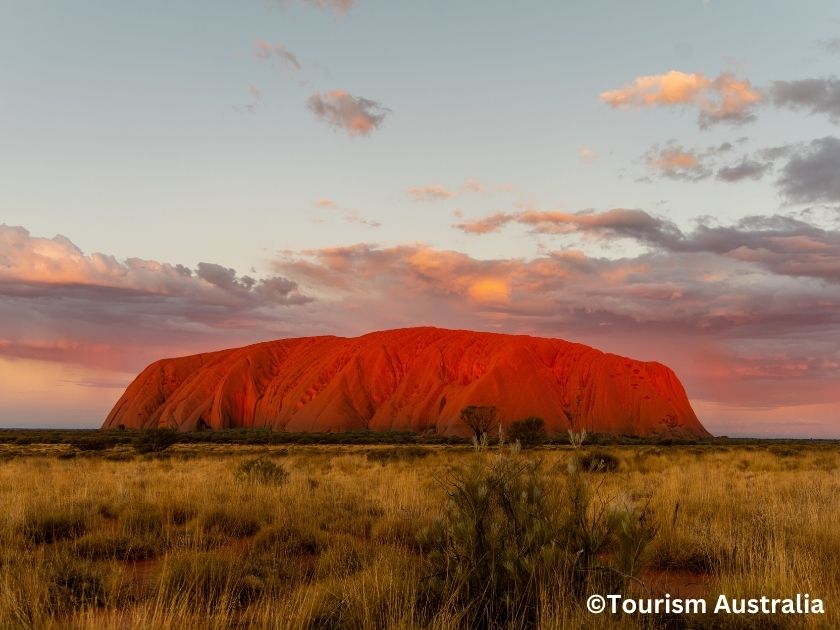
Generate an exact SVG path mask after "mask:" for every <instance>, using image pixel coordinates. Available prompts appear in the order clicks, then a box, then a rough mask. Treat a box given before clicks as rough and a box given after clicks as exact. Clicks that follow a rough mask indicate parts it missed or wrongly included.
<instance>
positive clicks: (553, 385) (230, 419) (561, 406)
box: [103, 328, 709, 436]
mask: <svg viewBox="0 0 840 630" xmlns="http://www.w3.org/2000/svg"><path fill="white" fill-rule="evenodd" d="M467 405H495V406H496V407H497V408H498V410H499V419H500V420H501V421H502V423H503V424H507V423H509V422H511V421H513V420H517V419H520V418H524V417H526V416H530V415H535V416H540V417H542V418H543V419H544V420H545V424H546V428H547V429H548V431H549V432H564V433H565V431H566V430H567V429H569V428H573V429H576V430H577V429H581V428H585V429H586V430H587V431H590V432H597V433H613V434H624V435H640V436H644V435H651V434H657V433H666V434H677V435H685V436H707V435H709V433H708V432H707V431H706V430H705V429H704V428H703V425H701V424H700V421H699V420H698V419H697V416H696V415H695V414H694V411H693V410H692V408H691V405H690V404H689V402H688V398H687V397H686V394H685V390H684V389H683V387H682V384H681V383H680V381H679V379H678V378H677V377H676V375H675V374H674V372H672V371H671V370H670V369H669V368H667V367H666V366H664V365H662V364H660V363H653V362H641V361H634V360H632V359H627V358H624V357H620V356H616V355H614V354H606V353H603V352H601V351H599V350H595V349H594V348H590V347H588V346H585V345H581V344H577V343H570V342H568V341H563V340H560V339H543V338H537V337H528V336H523V335H502V334H494V333H483V332H471V331H466V330H443V329H439V328H406V329H401V330H389V331H384V332H375V333H371V334H368V335H364V336H362V337H356V338H351V339H348V338H343V337H332V336H329V337H304V338H300V339H282V340H279V341H270V342H266V343H260V344H256V345H253V346H246V347H244V348H236V349H232V350H222V351H219V352H212V353H207V354H197V355H193V356H188V357H180V358H175V359H163V360H160V361H157V362H155V363H153V364H151V365H150V366H149V367H147V368H146V369H145V370H143V372H142V373H141V374H140V375H139V376H138V377H137V378H136V379H135V380H134V382H133V383H131V385H129V386H128V388H127V389H126V391H125V393H124V394H123V395H122V397H121V398H120V400H119V401H118V402H117V404H116V406H115V407H114V408H113V410H112V411H111V413H110V414H108V418H107V419H106V420H105V424H104V425H103V428H105V429H116V428H118V427H119V426H120V425H123V426H125V427H126V428H148V427H158V426H165V427H174V428H176V429H178V430H181V431H191V430H195V429H200V428H212V429H219V428H232V427H261V428H271V429H275V430H286V431H346V430H356V429H371V430H408V431H436V432H437V433H442V434H467V433H468V432H469V431H468V429H467V428H466V427H464V426H463V424H462V423H461V422H460V420H459V419H458V417H459V414H460V411H461V409H462V408H464V407H465V406H467Z"/></svg>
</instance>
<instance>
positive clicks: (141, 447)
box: [134, 428, 178, 453]
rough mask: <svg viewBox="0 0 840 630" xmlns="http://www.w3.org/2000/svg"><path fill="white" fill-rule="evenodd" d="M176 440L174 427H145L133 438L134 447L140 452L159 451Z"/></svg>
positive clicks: (176, 435)
mask: <svg viewBox="0 0 840 630" xmlns="http://www.w3.org/2000/svg"><path fill="white" fill-rule="evenodd" d="M177 441H178V434H177V433H176V432H175V430H174V429H167V428H158V429H146V430H145V431H143V432H142V433H141V434H140V435H139V436H137V438H136V439H135V440H134V448H135V449H137V451H138V452H140V453H160V452H162V451H165V450H166V449H168V448H169V447H170V446H172V445H173V444H175V442H177Z"/></svg>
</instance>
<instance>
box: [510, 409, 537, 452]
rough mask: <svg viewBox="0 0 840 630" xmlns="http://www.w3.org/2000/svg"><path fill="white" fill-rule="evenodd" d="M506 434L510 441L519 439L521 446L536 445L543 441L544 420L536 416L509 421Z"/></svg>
mask: <svg viewBox="0 0 840 630" xmlns="http://www.w3.org/2000/svg"><path fill="white" fill-rule="evenodd" d="M508 436H509V437H510V439H511V440H512V441H516V440H519V443H520V444H521V445H522V446H525V447H528V446H537V445H538V444H542V443H543V442H545V437H546V435H545V422H544V421H543V419H542V418H538V417H537V416H528V417H527V418H524V419H522V420H516V421H515V422H512V423H511V425H510V429H509V430H508Z"/></svg>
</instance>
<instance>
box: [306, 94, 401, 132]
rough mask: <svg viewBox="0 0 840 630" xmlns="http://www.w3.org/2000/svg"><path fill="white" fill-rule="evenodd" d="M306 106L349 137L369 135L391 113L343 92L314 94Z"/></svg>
mask: <svg viewBox="0 0 840 630" xmlns="http://www.w3.org/2000/svg"><path fill="white" fill-rule="evenodd" d="M307 105H308V107H309V109H310V111H312V113H313V114H315V116H317V117H318V118H319V119H321V120H323V121H324V122H326V123H327V124H329V125H331V126H333V127H337V128H339V129H343V130H344V131H346V132H347V133H348V134H349V135H350V136H367V135H370V133H371V132H372V131H374V130H375V129H378V128H379V127H380V125H382V123H383V122H384V121H385V118H386V117H387V116H388V115H389V114H390V113H391V110H389V109H388V108H386V107H383V106H382V105H380V104H379V103H377V102H376V101H372V100H370V99H367V98H362V97H356V96H352V95H351V94H348V93H347V92H345V91H343V90H333V91H331V92H325V93H323V94H322V93H320V92H319V93H315V94H313V95H312V96H310V97H309V100H308V101H307Z"/></svg>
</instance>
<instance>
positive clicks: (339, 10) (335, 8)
mask: <svg viewBox="0 0 840 630" xmlns="http://www.w3.org/2000/svg"><path fill="white" fill-rule="evenodd" d="M269 1H270V2H272V3H273V4H276V5H278V6H285V5H288V4H292V3H293V2H295V1H296V0H269ZM297 1H298V2H302V3H303V4H308V5H309V6H312V7H316V8H318V9H323V10H326V11H332V12H333V13H335V14H336V15H338V16H342V15H345V14H346V13H347V12H348V11H350V10H351V9H352V8H353V7H355V6H356V4H358V1H357V0H297Z"/></svg>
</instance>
